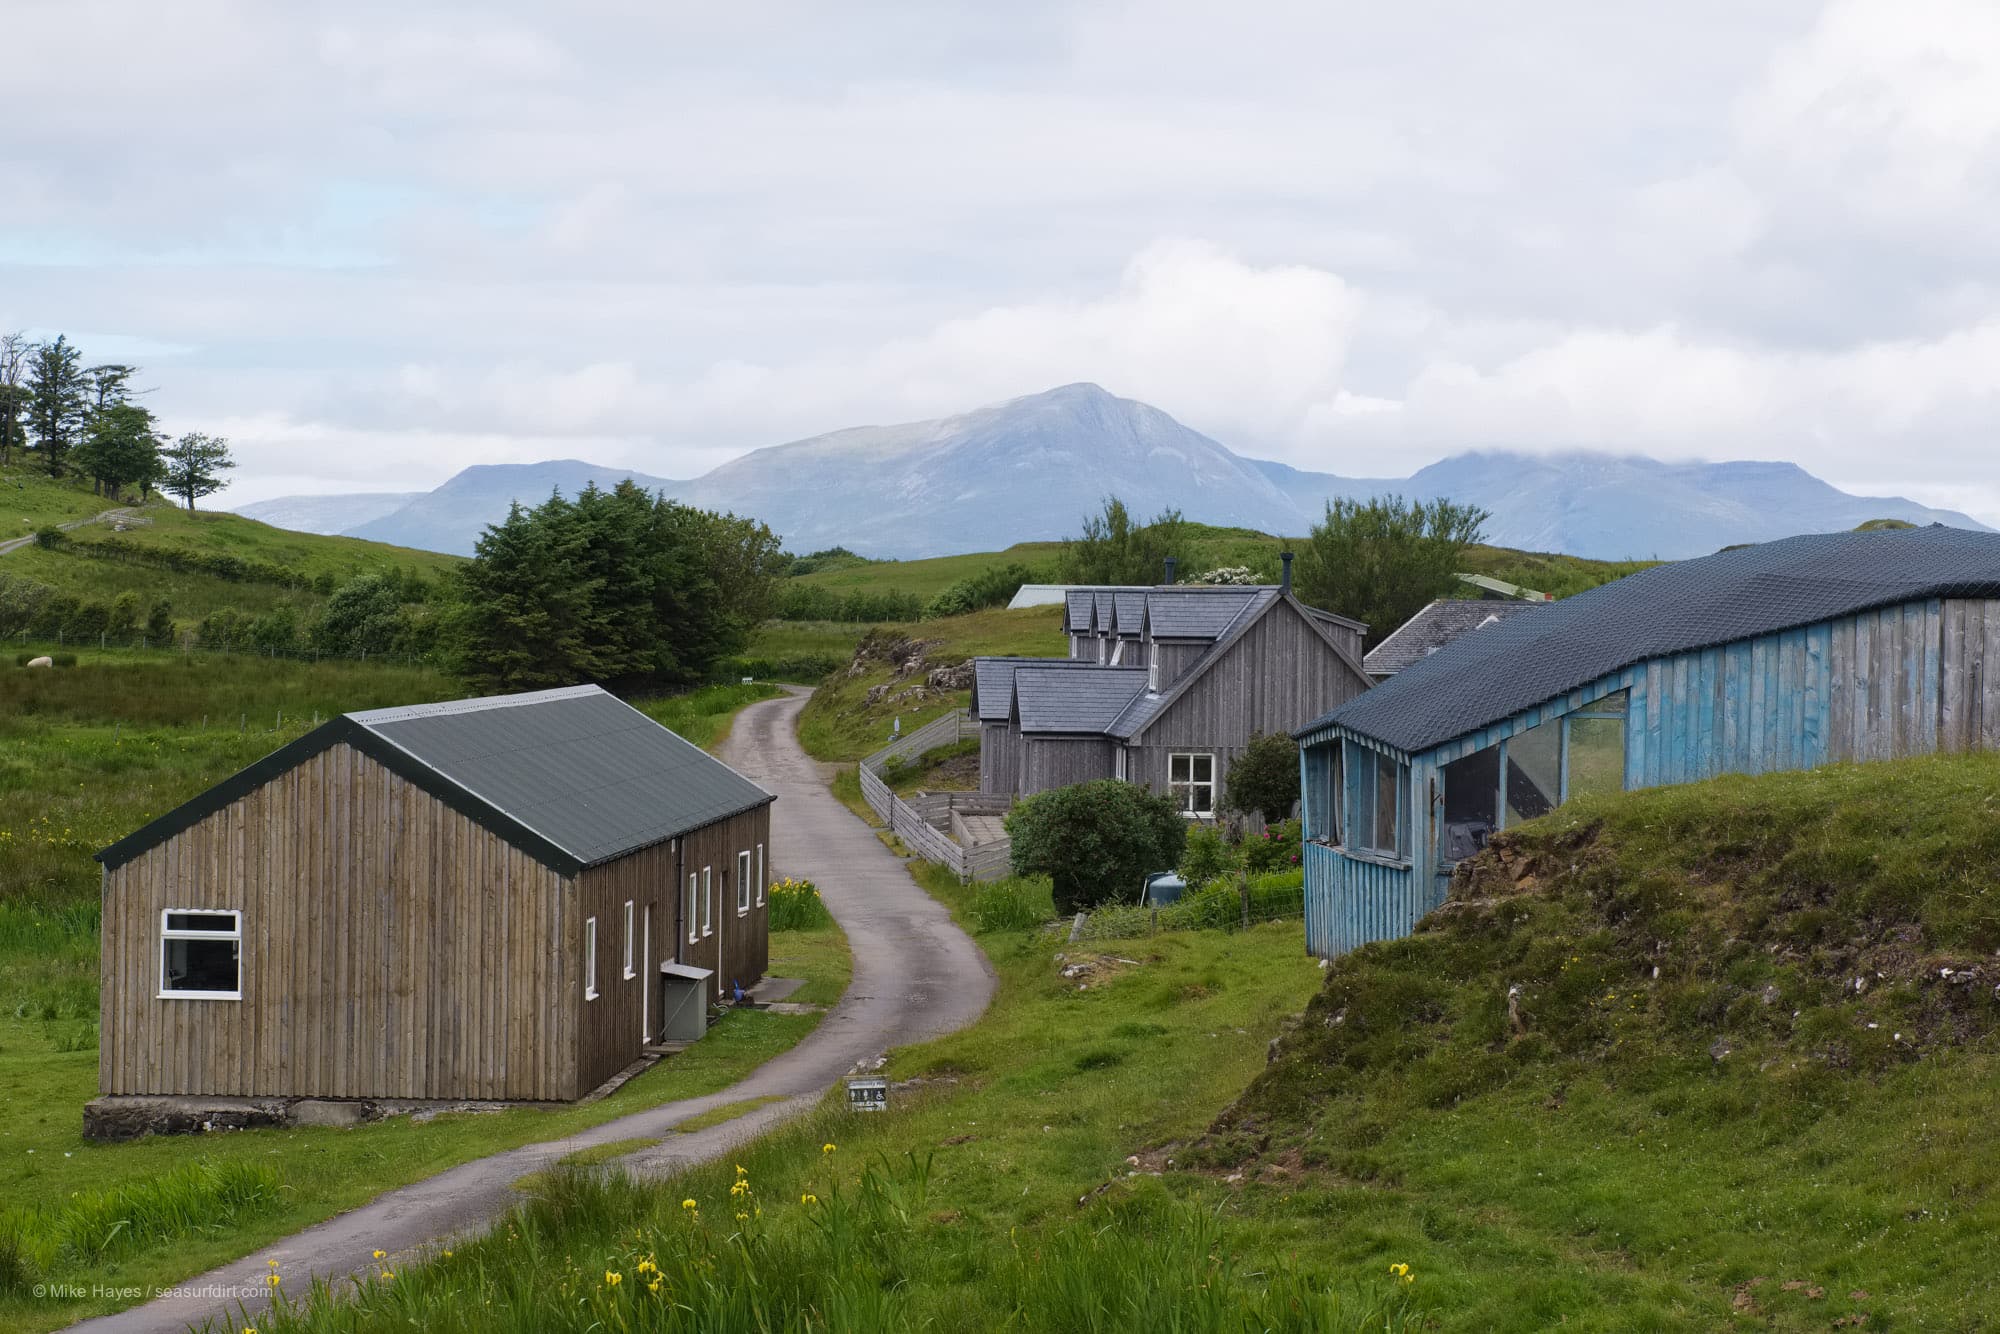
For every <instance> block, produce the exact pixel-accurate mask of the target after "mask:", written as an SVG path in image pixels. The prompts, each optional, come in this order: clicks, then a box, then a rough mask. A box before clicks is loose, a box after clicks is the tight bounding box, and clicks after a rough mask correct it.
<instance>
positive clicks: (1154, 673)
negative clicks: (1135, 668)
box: [1146, 642, 1160, 695]
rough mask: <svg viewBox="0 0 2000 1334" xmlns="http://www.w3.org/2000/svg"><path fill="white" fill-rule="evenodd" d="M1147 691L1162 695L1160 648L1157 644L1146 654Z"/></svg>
mask: <svg viewBox="0 0 2000 1334" xmlns="http://www.w3.org/2000/svg"><path fill="white" fill-rule="evenodd" d="M1146 689H1148V690H1150V691H1152V692H1153V693H1154V694H1155V695H1157V694H1159V693H1160V646H1159V644H1158V642H1155V643H1154V644H1153V645H1152V646H1151V648H1150V649H1149V650H1148V651H1147V653H1146Z"/></svg>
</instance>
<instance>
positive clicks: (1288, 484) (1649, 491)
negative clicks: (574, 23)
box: [237, 384, 1981, 560]
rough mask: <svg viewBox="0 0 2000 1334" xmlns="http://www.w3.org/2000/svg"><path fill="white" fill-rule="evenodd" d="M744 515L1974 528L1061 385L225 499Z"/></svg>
mask: <svg viewBox="0 0 2000 1334" xmlns="http://www.w3.org/2000/svg"><path fill="white" fill-rule="evenodd" d="M627 477H629V478H631V479H632V480H633V481H634V482H636V483H638V484H639V485H640V486H643V487H645V488H647V489H648V490H652V491H659V492H663V493H664V494H666V495H668V496H670V497H672V498H674V499H676V500H681V501H684V502H686V503H689V504H693V505H699V506H701V507H703V508H706V509H718V510H733V511H735V512H736V513H738V514H749V515H755V516H756V517H757V518H759V519H762V520H763V521H764V522H766V523H768V524H770V525H771V527H772V529H773V530H774V531H776V532H777V533H778V534H780V535H781V536H782V537H783V538H784V541H785V545H786V547H787V549H789V550H792V551H798V552H807V551H812V550H816V549H820V548H824V547H830V546H836V545H838V546H844V547H848V548H850V549H851V550H854V551H858V552H861V553H863V554H864V555H870V556H880V557H888V558H896V559H912V558H917V557H923V556H936V555H943V554H947V553H951V552H959V551H984V550H993V549H996V548H1000V547H1006V546H1009V545H1011V544H1013V543H1015V542H1024V541H1033V540H1038V539H1053V538H1060V537H1064V536H1067V535H1070V534H1072V533H1075V532H1076V531H1077V530H1078V527H1079V525H1080V522H1081V520H1082V518H1083V516H1084V515H1085V514H1086V513H1087V512H1092V511H1095V510H1096V509H1097V507H1098V506H1099V504H1100V503H1101V501H1102V499H1103V498H1104V497H1105V496H1110V495H1116V496H1118V497H1120V498H1121V499H1123V500H1124V502H1125V503H1126V505H1127V506H1128V507H1130V508H1131V509H1132V510H1133V512H1134V513H1136V514H1139V515H1141V516H1146V517H1150V516H1151V515H1153V514H1155V513H1158V512H1159V511H1161V510H1163V509H1167V508H1177V509H1179V510H1181V511H1182V512H1183V513H1184V514H1185V515H1186V516H1187V517H1188V518H1190V519H1196V520H1199V521H1201V522H1203V523H1211V524H1222V525H1236V526H1241V527H1246V528H1257V529H1261V530H1263V531H1265V532H1271V533H1284V534H1302V533H1304V532H1305V531H1306V530H1307V529H1308V528H1310V527H1311V525H1312V523H1313V522H1314V521H1315V520H1316V519H1317V518H1319V516H1320V515H1321V514H1322V513H1323V511H1324V509H1325V506H1326V503H1327V501H1328V499H1329V498H1331V497H1335V496H1351V497H1356V498H1360V499H1366V498H1369V497H1372V496H1379V495H1384V494H1389V493H1397V494H1401V495H1405V496H1411V497H1421V498H1424V499H1432V498H1436V497H1450V498H1451V499H1454V500H1458V501H1464V502H1470V503H1473V504H1477V505H1480V506H1482V507H1483V508H1485V509H1486V510H1487V511H1489V512H1490V514H1491V515H1492V517H1491V519H1490V520H1489V521H1488V522H1487V525H1486V540H1487V541H1489V542H1492V543H1495V544H1497V545H1501V546H1509V547H1518V548H1523V549H1526V550H1531V551H1560V552H1567V553H1569V554H1571V555H1577V556H1589V557H1595V558H1600V559H1619V558H1626V557H1657V558H1659V559H1664V560H1673V559H1681V558H1685V557H1689V556H1697V555H1703V554H1706V553H1708V552H1711V551H1715V550H1717V549H1719V548H1721V547H1724V546H1728V545H1731V544H1734V543H1739V542H1761V541H1767V540H1769V539H1771V538H1776V537H1788V536H1791V535H1793V534H1796V533H1805V532H1825V531H1831V530H1834V529H1842V528H1852V527H1854V526H1855V525H1856V524H1858V523H1861V522H1863V521H1865V520H1868V519H1904V520H1907V521H1909V522H1911V523H1944V524H1950V525H1953V526H1956V527H1965V528H1978V527H1980V526H1981V525H1979V524H1977V523H1975V522H1974V521H1973V520H1972V519H1970V518H1968V517H1967V516H1965V515H1963V514H1957V513H1953V512H1951V511H1946V510H1935V509H1930V508H1928V507H1926V506H1923V505H1919V504H1917V503H1915V502H1914V501H1910V500H1906V499H1903V498H1901V497H1895V496H1888V497H1880V496H1855V495H1850V494H1848V493H1847V492H1844V491H1841V490H1839V489H1837V488H1835V487H1833V486H1831V485H1829V484H1828V483H1826V482H1823V481H1821V480H1820V479H1818V478H1817V477H1814V476H1813V475H1812V474H1811V473H1808V472H1806V471H1805V470H1804V469H1803V468H1800V467H1798V466H1797V465H1796V464H1791V463H1771V462H1730V463H1662V462H1659V461H1658V460H1655V459H1649V458H1643V457H1638V456H1632V455H1619V454H1610V453H1586V452H1579V453H1569V454H1553V455H1542V454H1524V453H1516V452H1508V451H1485V450H1478V451H1471V452H1467V453H1463V454H1456V455H1453V456H1451V457H1450V458H1446V459H1442V460H1440V461H1438V462H1436V463H1433V464H1431V465H1429V466H1428V467H1425V468H1422V469H1419V470H1418V471H1417V472H1415V473H1413V474H1411V475H1410V476H1408V477H1402V478H1356V477H1340V476H1335V475H1333V474H1331V473H1320V472H1308V471H1304V470H1301V469H1298V468H1294V467H1291V466H1290V465H1287V464H1283V463H1273V462H1269V461H1266V460H1261V459H1253V458H1246V457H1243V456H1241V455H1239V454H1236V453H1234V452H1232V451H1231V450H1230V449H1228V448H1227V447H1226V446H1224V445H1222V444H1221V443H1219V442H1218V441H1215V440H1212V439H1210V438H1209V437H1208V436H1205V435H1203V434H1201V433H1200V432H1199V431H1195V430H1192V429H1190V428H1189V427H1187V426H1184V425H1182V424H1181V423H1180V422H1178V421H1176V420H1174V418H1172V417H1170V416H1168V415H1167V414H1166V413H1164V412H1162V411H1160V410H1159V409H1158V408H1155V407H1152V406H1150V405H1148V404H1145V403H1140V402H1137V401H1135V400H1132V399H1127V398H1119V397H1116V396H1115V395H1113V394H1110V393H1107V392H1106V391H1105V390H1103V389H1100V388H1099V387H1097V386H1096V385H1093V384H1072V385H1064V386H1062V387H1061V388H1057V389H1051V390H1048V391H1047V392H1045V393H1040V394H1030V395H1028V396H1026V397H1023V398H1016V399H1010V400H1008V401H1007V402H1004V403H997V404H993V405H991V406H988V407H983V408H977V409H975V410H973V411H971V412H966V413H962V414H960V415H958V416H954V417H944V418H940V419H938V420H935V421H924V422H909V423H905V424H902V425H896V426H857V427H850V428H848V429H846V430H840V431H832V432H829V433H828V434H825V435H819V436H814V437H812V438H811V439H807V440H798V441H794V442H792V443H790V444H783V445H773V446H770V447H768V448H764V449H759V450H754V451H752V452H751V453H748V454H745V455H743V456H742V457H741V458H738V459H734V460H732V461H730V462H728V463H725V464H723V465H722V466H721V467H719V468H716V469H714V470H713V471H711V472H709V473H706V474H704V475H703V476H701V477H698V478H694V479H692V480H687V481H676V480H672V479H667V478H659V477H650V476H647V475H645V474H643V473H637V472H632V471H630V470H628V469H621V468H608V467H602V466H599V465H596V464H591V463H585V462H581V461H579V460H574V459H563V460H554V461H550V462H545V463H528V464H486V465H480V466H476V467H471V468H467V469H465V470H464V471H463V472H461V473H459V474H458V475H457V476H455V477H452V478H451V479H450V480H448V481H446V482H445V483H444V484H443V485H441V486H439V487H438V488H437V489H436V490H434V491H427V492H420V493H417V494H415V495H400V494H390V493H362V494H355V495H331V496H286V497H281V498H279V499H276V500H266V501H260V502H258V503H256V504H251V505H245V506H243V507H242V508H241V509H239V510H238V511H237V512H238V513H240V514H244V515H246V516H248V517H251V518H255V519H261V520H263V521H265V522H267V523H273V524H277V525H278V526H280V527H293V528H300V529H303V530H305V531H308V532H337V533H344V534H347V535H349V536H353V537H365V538H371V539H373V540H375V541H380V542H392V543H395V544H397V545H400V546H410V547H421V548H425V549H429V550H433V551H448V552H455V553H459V554H469V553H470V552H471V551H472V548H473V544H474V543H475V542H476V541H477V540H478V537H479V534H480V533H481V532H482V531H483V530H484V528H485V527H486V525H487V524H489V523H493V522H495V521H497V520H499V519H501V518H503V517H505V515H506V513H507V507H508V505H509V504H511V503H512V502H514V501H516V500H519V501H521V502H522V503H524V504H530V505H532V504H535V503H538V502H539V501H541V500H544V499H546V498H547V497H548V495H549V494H550V492H551V491H561V492H563V493H564V494H565V495H574V494H575V493H576V492H577V491H578V490H580V489H582V488H583V487H584V486H585V485H587V484H589V483H591V482H595V483H597V484H598V485H599V486H607V487H608V486H612V485H615V484H616V483H617V482H618V481H620V480H621V479H624V478H627Z"/></svg>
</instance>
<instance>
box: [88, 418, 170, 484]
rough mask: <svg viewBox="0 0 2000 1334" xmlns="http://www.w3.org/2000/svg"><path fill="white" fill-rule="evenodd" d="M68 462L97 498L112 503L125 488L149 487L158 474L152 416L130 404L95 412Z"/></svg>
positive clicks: (158, 449)
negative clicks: (90, 483)
mask: <svg viewBox="0 0 2000 1334" xmlns="http://www.w3.org/2000/svg"><path fill="white" fill-rule="evenodd" d="M70 462H71V464H72V465H73V466H74V468H75V470H76V471H77V472H80V473H84V474H86V475H87V476H89V477H90V478H91V479H92V480H93V481H94V482H95V483H96V484H97V490H98V492H99V494H101V495H106V496H109V497H111V498H112V499H113V500H116V499H117V498H118V493H119V492H120V491H122V490H124V489H125V488H126V487H128V486H135V485H137V486H146V487H150V486H151V484H152V483H153V481H154V480H155V479H156V478H157V477H158V476H159V475H160V470H161V464H160V441H159V437H158V436H157V435H155V434H154V433H153V414H152V413H150V412H148V411H146V409H144V408H142V407H140V406H139V405H138V404H137V403H129V402H128V403H112V404H110V405H108V406H106V407H103V408H100V409H97V410H96V411H94V412H92V413H91V414H90V417H89V419H88V421H87V422H86V424H85V426H84V430H83V439H82V441H81V442H80V443H79V444H78V445H77V447H76V449H75V451H74V452H73V453H72V454H71V456H70Z"/></svg>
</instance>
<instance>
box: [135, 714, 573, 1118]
mask: <svg viewBox="0 0 2000 1334" xmlns="http://www.w3.org/2000/svg"><path fill="white" fill-rule="evenodd" d="M177 908H209V909H216V910H235V911H240V912H241V913H242V914H243V919H242V927H243V942H242V946H241V960H242V988H241V989H242V999H241V1000H235V1001H225V1000H187V999H162V998H160V996H159V994H158V993H159V968H160V914H161V913H162V912H163V911H165V910H167V909H177ZM574 912H575V905H574V892H573V888H572V886H571V885H570V883H569V882H568V881H567V880H566V879H565V878H564V877H563V876H561V875H559V874H557V873H556V872H555V871H553V870H550V869H549V868H548V867H546V866H543V865H542V864H541V863H539V862H537V861H535V860H534V859H533V858H531V857H529V856H528V855H527V854H525V853H523V852H520V851H518V850H517V849H515V848H513V847H512V846H511V845H509V844H507V843H505V842H503V841H502V840H500V839H499V838H497V837H496V836H494V835H493V834H491V833H489V832H487V831H486V830H485V829H483V828H482V827H480V826H479V825H477V824H475V823H473V822H472V821H471V820H468V819H466V818H465V817H464V816H462V815H459V814H458V813H457V812H455V811H453V810H451V809H450V808H449V807H447V806H445V805H443V804H442V803H440V802H438V801H436V800H434V799H433V798H431V797H430V796H429V795H428V794H427V793H425V792H423V791H422V790H420V789H418V788H417V787H415V786H413V785H412V784H410V783H408V782H406V781H405V780H403V779H402V778H399V777H397V776H396V775H395V774H393V773H391V772H389V771H388V770H387V769H385V768H383V767H382V766H381V765H379V764H377V763H376V762H375V761H373V760H371V759H369V758H368V757H367V756H365V755H363V754H361V753H360V752H359V751H357V750H355V749H353V748H352V747H350V746H347V745H336V746H333V747H330V748H329V749H327V750H325V751H323V752H321V753H320V754H318V755H315V756H312V757H311V758H309V759H307V760H305V761H304V762H302V763H300V764H299V765H298V766H296V767H295V768H293V769H290V770H288V771H286V772H285V773H282V774H279V775H278V776H276V777H274V778H273V779H272V780H271V781H270V782H268V783H266V784H265V785H264V786H262V787H260V788H258V789H256V790H255V791H253V792H250V793H249V794H247V795H245V796H244V797H242V798H241V799H239V800H238V801H235V802H233V803H231V804H230V805H229V806H226V807H224V808H223V809H222V810H220V811H217V812H215V813H214V814H212V815H210V816H208V817H207V818H206V819H204V820H202V821H200V822H198V823H197V824H194V825H192V826H190V827H189V828H187V829H184V830H182V831H181V832H180V833H178V834H176V835H174V836H173V837H171V838H169V839H167V840H166V841H165V842H163V843H161V844H159V845H158V846H156V847H154V848H152V849H150V850H148V851H146V852H145V853H142V854H141V855H140V856H138V857H136V858H134V859H133V860H132V861H130V862H127V863H125V864H124V865H123V866H119V867H117V868H115V869H112V870H108V871H107V872H106V873H105V877H104V930H103V939H104V941H105V954H104V961H103V965H102V971H103V984H104V985H103V997H102V1001H101V1007H102V1013H101V1018H102V1023H101V1034H102V1038H101V1047H100V1054H99V1085H100V1089H101V1091H103V1092H105V1093H115V1094H177V1093H180V1094H205V1095H240V1096H310V1097H330V1098H479V1099H485V1098H492V1099H527V1100H541V1099H561V1098H569V1097H573V1096H575V1092H574V1085H575V1082H576V1050H577V1043H576V1036H577V1035H576V1031H575V1027H574V1024H575V1011H574V1010H573V1009H571V1008H570V1007H568V1006H565V1005H563V1004H560V1003H559V1000H558V998H559V997H562V996H564V995H566V994H568V993H569V991H570V988H571V987H572V986H573V985H574V982H575V977H576V965H577V959H578V956H576V955H575V954H573V953H571V952H570V951H568V950H564V949H562V948H560V942H562V941H564V940H565V939H567V938H568V936H569V933H570V928H571V923H572V920H573V918H574Z"/></svg>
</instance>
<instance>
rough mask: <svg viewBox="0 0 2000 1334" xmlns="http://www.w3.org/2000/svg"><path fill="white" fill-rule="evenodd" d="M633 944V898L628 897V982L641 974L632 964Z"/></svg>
mask: <svg viewBox="0 0 2000 1334" xmlns="http://www.w3.org/2000/svg"><path fill="white" fill-rule="evenodd" d="M633 944H634V941H633V936H632V900H630V899H627V900H625V980H626V981H627V982H630V981H631V980H632V979H633V978H635V977H637V976H638V975H639V970H638V969H637V968H634V967H633V966H632V946H633Z"/></svg>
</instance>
